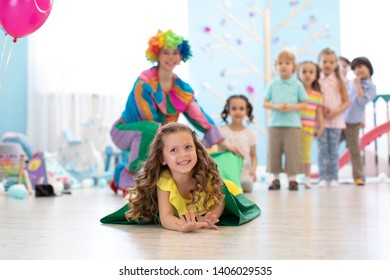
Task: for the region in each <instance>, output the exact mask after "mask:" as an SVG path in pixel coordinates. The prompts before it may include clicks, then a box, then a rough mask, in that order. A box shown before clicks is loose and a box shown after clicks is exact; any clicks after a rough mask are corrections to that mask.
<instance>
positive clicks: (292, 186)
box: [288, 181, 298, 191]
mask: <svg viewBox="0 0 390 280" xmlns="http://www.w3.org/2000/svg"><path fill="white" fill-rule="evenodd" d="M288 189H289V190H290V191H297V190H298V183H297V182H296V181H290V182H289V183H288Z"/></svg>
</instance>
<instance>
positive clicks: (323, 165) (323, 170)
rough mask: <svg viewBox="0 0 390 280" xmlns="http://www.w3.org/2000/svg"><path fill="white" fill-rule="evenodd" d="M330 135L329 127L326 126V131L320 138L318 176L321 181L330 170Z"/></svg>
mask: <svg viewBox="0 0 390 280" xmlns="http://www.w3.org/2000/svg"><path fill="white" fill-rule="evenodd" d="M328 135H329V128H325V129H324V132H323V133H322V134H321V136H320V137H319V138H318V176H319V180H320V181H325V180H326V175H327V171H328V170H327V166H328V144H329V143H328V141H329V140H328Z"/></svg>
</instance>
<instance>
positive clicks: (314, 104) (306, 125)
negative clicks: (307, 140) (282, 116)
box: [299, 90, 323, 135]
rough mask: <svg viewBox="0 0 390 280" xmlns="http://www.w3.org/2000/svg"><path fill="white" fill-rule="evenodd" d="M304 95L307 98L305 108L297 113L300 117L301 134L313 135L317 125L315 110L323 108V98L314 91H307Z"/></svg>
mask: <svg viewBox="0 0 390 280" xmlns="http://www.w3.org/2000/svg"><path fill="white" fill-rule="evenodd" d="M306 93H307V97H308V98H309V99H308V100H307V102H306V108H305V109H304V110H301V111H300V112H299V113H300V115H301V122H302V132H304V133H307V134H310V135H314V132H315V130H316V125H317V122H316V114H317V108H319V107H322V106H323V98H322V94H321V93H319V92H317V91H315V90H309V91H306Z"/></svg>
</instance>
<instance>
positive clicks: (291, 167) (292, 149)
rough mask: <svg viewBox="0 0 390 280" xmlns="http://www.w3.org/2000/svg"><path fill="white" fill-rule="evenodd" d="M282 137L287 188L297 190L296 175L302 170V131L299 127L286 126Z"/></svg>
mask: <svg viewBox="0 0 390 280" xmlns="http://www.w3.org/2000/svg"><path fill="white" fill-rule="evenodd" d="M285 136H286V137H285V139H284V153H285V155H286V168H285V171H286V173H287V175H288V181H289V183H288V189H289V190H293V191H296V190H298V183H297V181H296V175H297V174H301V173H303V172H304V168H303V160H302V132H301V129H300V128H287V129H286V135H285Z"/></svg>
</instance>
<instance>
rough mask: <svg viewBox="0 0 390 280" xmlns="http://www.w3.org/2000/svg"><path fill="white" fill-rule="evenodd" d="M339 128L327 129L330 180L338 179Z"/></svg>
mask: <svg viewBox="0 0 390 280" xmlns="http://www.w3.org/2000/svg"><path fill="white" fill-rule="evenodd" d="M340 133H341V129H338V128H331V129H329V137H328V139H329V144H328V153H329V176H330V180H331V181H338V178H339V174H338V172H339V141H340Z"/></svg>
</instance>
